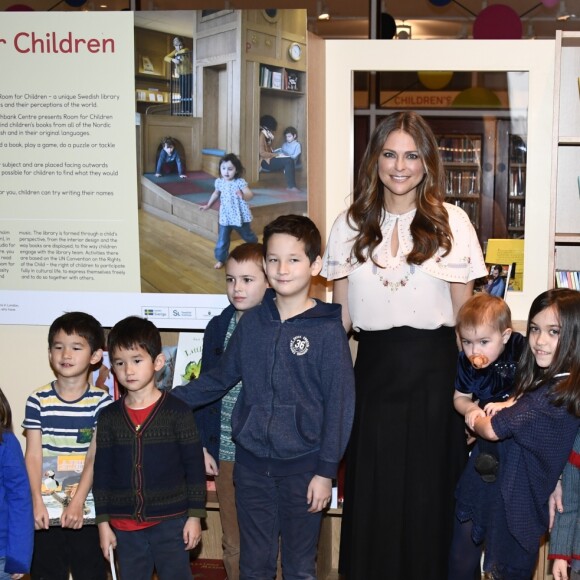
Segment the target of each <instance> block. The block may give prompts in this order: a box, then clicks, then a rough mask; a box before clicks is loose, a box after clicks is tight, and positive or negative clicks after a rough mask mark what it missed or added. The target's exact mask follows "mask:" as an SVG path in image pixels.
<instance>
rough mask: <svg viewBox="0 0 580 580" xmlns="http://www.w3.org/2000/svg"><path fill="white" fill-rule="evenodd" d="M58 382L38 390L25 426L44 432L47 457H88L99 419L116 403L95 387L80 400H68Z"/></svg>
mask: <svg viewBox="0 0 580 580" xmlns="http://www.w3.org/2000/svg"><path fill="white" fill-rule="evenodd" d="M55 383H56V381H53V382H52V383H50V384H48V385H45V386H44V387H40V388H39V389H36V391H34V392H33V393H32V394H31V395H30V396H29V397H28V399H27V401H26V410H25V414H24V421H23V422H22V427H23V428H24V429H30V430H35V429H36V430H38V429H40V430H41V431H42V454H43V456H45V457H47V456H55V455H62V454H63V453H82V454H86V452H87V451H88V449H89V445H90V443H91V439H92V436H93V431H94V430H95V425H96V424H97V417H98V415H99V413H100V412H101V410H102V409H104V408H105V407H106V406H107V405H109V404H110V403H112V402H113V400H112V399H111V396H110V395H109V394H108V393H107V392H106V391H104V390H103V389H99V388H97V387H94V386H92V385H89V386H88V387H87V390H86V391H85V393H84V394H83V396H82V397H81V398H79V399H77V400H76V401H64V400H63V399H61V398H60V397H59V396H58V394H57V392H56V390H55Z"/></svg>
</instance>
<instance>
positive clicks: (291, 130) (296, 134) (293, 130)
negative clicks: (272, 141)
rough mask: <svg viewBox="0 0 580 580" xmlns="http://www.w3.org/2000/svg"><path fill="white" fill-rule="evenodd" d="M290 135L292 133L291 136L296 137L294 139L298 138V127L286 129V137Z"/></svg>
mask: <svg viewBox="0 0 580 580" xmlns="http://www.w3.org/2000/svg"><path fill="white" fill-rule="evenodd" d="M288 133H290V135H294V137H295V138H296V137H298V131H296V127H292V126H290V127H286V129H284V135H288Z"/></svg>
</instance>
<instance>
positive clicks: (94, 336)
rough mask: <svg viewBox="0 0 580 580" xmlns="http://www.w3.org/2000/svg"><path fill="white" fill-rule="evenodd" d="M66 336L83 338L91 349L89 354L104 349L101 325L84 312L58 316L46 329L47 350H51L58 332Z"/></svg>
mask: <svg viewBox="0 0 580 580" xmlns="http://www.w3.org/2000/svg"><path fill="white" fill-rule="evenodd" d="M61 330H62V331H63V332H64V333H65V334H66V335H67V336H70V335H71V334H78V335H79V336H81V337H82V338H84V339H85V340H86V341H87V342H88V343H89V346H90V348H91V352H96V351H97V350H99V349H101V348H104V347H105V332H104V330H103V327H102V326H101V323H100V322H99V321H98V320H97V319H96V318H95V317H94V316H91V315H90V314H87V313H86V312H67V313H66V314H63V315H62V316H59V317H58V318H57V319H56V320H55V321H54V322H53V323H52V324H51V325H50V328H49V329H48V348H52V345H53V344H54V337H55V336H56V334H58V333H59V332H60V331H61Z"/></svg>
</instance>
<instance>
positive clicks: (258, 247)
mask: <svg viewBox="0 0 580 580" xmlns="http://www.w3.org/2000/svg"><path fill="white" fill-rule="evenodd" d="M263 257H264V246H262V244H260V243H258V242H255V243H254V242H246V243H245V244H240V245H239V246H236V247H235V248H234V249H233V250H232V251H231V252H230V255H229V256H228V259H227V260H226V264H227V263H228V262H229V261H230V260H234V261H235V262H237V263H238V264H243V263H244V262H255V263H256V264H257V265H258V266H259V267H260V268H263Z"/></svg>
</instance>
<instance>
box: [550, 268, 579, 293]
mask: <svg viewBox="0 0 580 580" xmlns="http://www.w3.org/2000/svg"><path fill="white" fill-rule="evenodd" d="M555 283H556V288H571V289H572V290H580V272H579V271H578V270H556V274H555Z"/></svg>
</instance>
